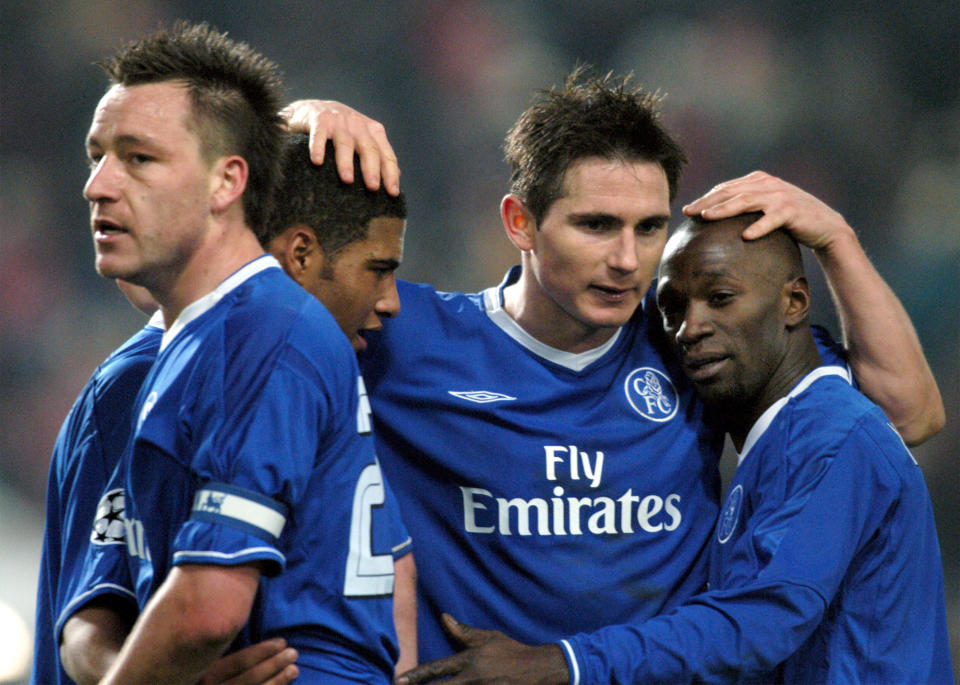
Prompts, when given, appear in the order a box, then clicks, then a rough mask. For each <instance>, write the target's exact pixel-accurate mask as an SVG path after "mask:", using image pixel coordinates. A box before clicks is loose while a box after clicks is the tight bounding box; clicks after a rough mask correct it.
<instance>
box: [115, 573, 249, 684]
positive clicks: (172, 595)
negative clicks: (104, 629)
mask: <svg viewBox="0 0 960 685" xmlns="http://www.w3.org/2000/svg"><path fill="white" fill-rule="evenodd" d="M258 579H259V573H258V572H257V571H256V569H254V568H252V567H235V568H229V567H228V568H222V569H221V568H217V567H202V566H201V567H177V568H175V569H174V570H173V571H172V572H171V574H170V576H169V577H168V578H167V580H166V581H165V582H164V584H163V585H162V586H161V588H160V590H159V591H158V592H157V594H156V595H155V596H154V597H153V599H151V600H150V602H149V603H148V604H147V607H146V609H145V610H144V612H143V614H142V615H141V616H140V619H138V621H137V623H136V625H135V626H134V629H133V632H132V633H131V634H130V637H129V639H128V640H127V642H126V644H125V645H124V647H123V650H122V651H121V653H120V656H119V657H118V659H117V660H116V662H115V663H114V664H113V667H112V668H111V669H110V671H109V672H108V674H107V677H106V678H105V679H104V681H103V682H104V683H105V684H106V683H109V684H114V683H115V684H120V683H123V684H124V685H128V684H130V685H136V684H139V683H143V684H144V685H146V684H147V683H158V682H162V683H196V682H197V681H198V680H199V679H200V677H201V676H202V674H203V673H204V672H205V671H206V670H207V668H208V667H209V666H210V665H211V664H212V663H213V662H214V661H216V659H217V658H218V657H219V656H220V655H221V654H223V652H224V651H225V650H226V649H227V647H229V645H230V643H231V642H232V641H233V638H234V637H236V635H237V633H238V632H239V631H240V629H241V628H242V627H243V625H244V624H245V623H246V621H247V618H248V617H249V612H250V608H251V606H252V604H253V597H254V595H255V593H256V588H257V580H258Z"/></svg>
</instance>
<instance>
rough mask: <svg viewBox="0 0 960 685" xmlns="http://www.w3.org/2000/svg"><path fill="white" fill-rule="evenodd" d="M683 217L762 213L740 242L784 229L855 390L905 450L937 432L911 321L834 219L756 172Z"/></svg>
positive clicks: (939, 414)
mask: <svg viewBox="0 0 960 685" xmlns="http://www.w3.org/2000/svg"><path fill="white" fill-rule="evenodd" d="M683 211H684V213H685V214H687V215H688V216H694V215H698V214H699V215H702V216H703V217H704V218H705V219H711V220H715V219H723V218H726V217H730V216H736V215H737V214H742V213H745V212H756V211H759V212H763V214H764V215H763V216H762V217H761V218H760V219H759V220H757V221H756V222H755V223H753V224H752V225H751V226H750V227H748V228H747V229H746V230H745V231H744V234H743V235H744V238H747V239H754V238H759V237H761V236H763V235H765V234H767V233H769V232H770V231H773V230H776V229H777V228H784V229H786V230H787V231H789V232H790V233H791V235H793V237H794V238H796V240H797V241H798V242H800V243H802V244H804V245H806V246H807V247H810V248H811V249H813V251H814V254H815V255H816V257H817V260H818V261H819V263H820V265H821V268H823V272H824V275H825V276H826V278H827V283H828V284H829V286H830V292H831V294H832V296H833V301H834V305H835V306H836V308H837V313H838V315H839V318H840V324H841V326H842V328H843V338H844V345H845V346H846V348H847V353H848V357H849V361H850V366H851V368H852V369H853V373H854V375H855V376H856V378H857V382H858V383H859V384H860V387H861V389H862V390H863V391H864V393H865V394H866V395H867V396H869V397H870V399H872V400H873V401H874V402H876V403H877V404H878V405H880V407H882V408H883V410H884V411H885V412H886V414H887V416H888V417H889V418H890V420H891V422H892V423H893V424H894V425H895V426H896V427H897V430H898V431H899V432H900V435H901V436H902V437H903V439H904V441H905V442H906V443H907V444H909V445H916V444H919V443H921V442H923V441H924V440H926V439H928V438H929V437H931V436H932V435H935V434H936V433H937V432H938V431H939V430H940V429H941V428H943V425H944V422H945V421H946V415H945V412H944V407H943V400H942V399H941V397H940V390H939V388H938V387H937V382H936V380H935V379H934V377H933V373H932V372H931V371H930V366H929V365H928V364H927V360H926V357H924V355H923V350H922V348H921V346H920V340H919V338H918V337H917V333H916V331H915V330H914V328H913V324H912V323H911V322H910V317H909V316H908V315H907V312H906V310H905V309H904V308H903V305H902V304H901V303H900V300H899V299H897V296H896V295H895V294H894V293H893V291H892V290H891V289H890V287H889V286H888V285H887V284H886V283H885V282H884V280H883V278H881V276H880V274H879V273H877V270H876V269H875V268H874V267H873V265H872V264H871V263H870V260H869V259H868V258H867V255H866V253H865V252H864V251H863V248H862V247H861V246H860V242H859V241H858V240H857V236H856V234H855V233H854V231H853V229H852V228H851V227H850V226H849V224H847V222H846V221H845V220H844V218H843V217H842V216H841V215H840V214H839V213H838V212H836V211H834V210H833V209H831V208H830V207H829V206H827V205H826V204H825V203H824V202H822V201H821V200H819V199H817V198H816V197H814V196H813V195H810V194H809V193H807V192H805V191H803V190H801V189H800V188H797V187H796V186H793V185H791V184H789V183H787V182H786V181H783V180H782V179H779V178H776V177H774V176H771V175H769V174H767V173H764V172H762V171H755V172H753V173H751V174H748V175H747V176H743V177H741V178H737V179H734V180H732V181H727V182H726V183H721V184H720V185H718V186H716V187H714V188H713V189H712V190H710V191H709V192H708V193H707V194H705V195H704V196H703V197H701V198H699V199H698V200H696V201H695V202H692V203H691V204H689V205H687V206H686V207H684V209H683Z"/></svg>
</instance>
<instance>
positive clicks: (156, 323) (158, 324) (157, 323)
mask: <svg viewBox="0 0 960 685" xmlns="http://www.w3.org/2000/svg"><path fill="white" fill-rule="evenodd" d="M147 325H148V326H150V327H151V328H159V329H160V330H161V331H162V330H163V312H162V311H161V310H159V309H158V310H157V311H155V312H154V313H153V316H151V317H150V320H149V321H147Z"/></svg>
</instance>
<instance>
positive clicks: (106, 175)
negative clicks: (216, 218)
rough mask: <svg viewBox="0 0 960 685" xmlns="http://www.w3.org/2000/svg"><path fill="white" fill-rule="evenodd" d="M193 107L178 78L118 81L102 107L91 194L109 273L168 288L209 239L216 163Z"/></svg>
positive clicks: (101, 263)
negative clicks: (205, 234) (203, 148)
mask: <svg viewBox="0 0 960 685" xmlns="http://www.w3.org/2000/svg"><path fill="white" fill-rule="evenodd" d="M190 106H191V105H190V103H189V96H188V93H187V90H186V88H185V87H184V86H183V85H181V84H179V83H176V82H162V83H151V84H143V85H138V86H132V87H125V86H121V85H116V86H113V87H112V88H111V89H110V90H109V91H108V92H107V93H106V94H105V95H104V97H103V98H102V99H101V101H100V103H99V105H98V106H97V110H96V112H95V114H94V118H93V123H92V125H91V128H90V132H89V135H88V137H87V149H88V154H89V156H90V159H91V172H90V177H89V179H88V181H87V184H86V186H85V187H84V196H85V197H86V199H87V200H88V202H89V203H90V217H91V227H92V230H93V238H94V245H95V250H96V268H97V271H98V273H100V274H101V275H102V276H105V277H109V278H123V279H125V280H128V281H130V282H133V283H137V284H140V285H145V286H147V287H150V288H152V289H155V288H162V287H163V285H164V284H165V283H166V282H167V281H168V280H169V279H170V277H171V276H170V274H173V273H175V272H176V271H177V270H178V269H179V268H181V267H182V265H183V264H184V263H185V262H186V261H187V260H189V258H190V256H191V255H192V254H193V253H194V251H195V250H196V249H197V246H198V244H199V243H200V242H201V236H200V232H201V231H202V230H203V228H204V227H205V226H206V219H207V216H208V211H209V202H208V195H207V193H208V183H209V179H208V174H207V172H208V171H209V165H208V164H207V163H206V162H205V161H204V160H203V159H202V157H201V155H200V146H199V141H198V140H197V138H196V135H195V133H194V130H193V127H190V126H189V121H188V114H189V112H190V109H189V108H190Z"/></svg>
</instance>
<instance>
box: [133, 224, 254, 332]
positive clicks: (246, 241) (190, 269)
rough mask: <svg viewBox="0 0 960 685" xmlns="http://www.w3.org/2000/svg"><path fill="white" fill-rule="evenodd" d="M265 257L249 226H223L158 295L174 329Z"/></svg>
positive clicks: (166, 318) (210, 236) (167, 322)
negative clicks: (218, 289)
mask: <svg viewBox="0 0 960 685" xmlns="http://www.w3.org/2000/svg"><path fill="white" fill-rule="evenodd" d="M261 254H263V248H262V247H261V246H260V243H259V242H258V241H257V238H256V236H255V235H254V234H253V231H251V230H250V229H249V228H247V226H246V224H243V223H236V222H235V223H232V224H222V225H219V226H218V227H217V228H216V229H215V230H211V231H210V232H209V233H208V235H207V237H206V239H205V240H204V241H203V242H202V243H201V245H200V246H198V247H197V249H195V250H194V251H193V252H192V253H191V254H190V256H189V258H188V259H187V260H186V261H185V262H184V263H183V264H182V265H181V268H180V269H178V270H177V271H176V272H175V273H174V274H173V275H172V277H171V278H170V279H169V281H168V282H166V283H163V284H161V285H160V286H158V288H157V289H156V290H157V292H154V291H153V290H154V289H151V292H152V293H153V295H154V297H155V298H156V300H157V301H158V302H159V303H160V305H161V307H162V309H163V319H164V324H165V325H166V327H167V328H169V327H170V324H172V323H173V322H174V321H175V320H176V318H177V317H178V316H180V313H181V312H182V311H183V310H184V309H185V308H186V307H187V306H188V305H190V304H191V303H193V302H196V301H197V300H199V299H200V298H201V297H203V296H204V295H207V294H208V293H210V292H212V291H213V290H215V289H216V287H217V286H218V285H220V283H222V282H223V281H224V279H226V278H227V277H228V276H229V275H230V274H232V273H233V272H235V271H236V270H237V269H239V268H240V267H242V266H243V265H244V264H246V263H247V262H249V261H251V260H253V259H256V258H257V257H258V256H260V255H261Z"/></svg>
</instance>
